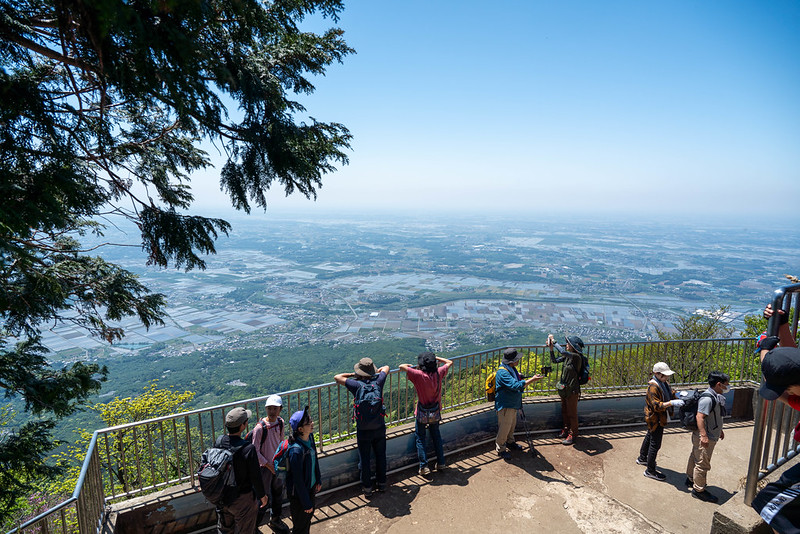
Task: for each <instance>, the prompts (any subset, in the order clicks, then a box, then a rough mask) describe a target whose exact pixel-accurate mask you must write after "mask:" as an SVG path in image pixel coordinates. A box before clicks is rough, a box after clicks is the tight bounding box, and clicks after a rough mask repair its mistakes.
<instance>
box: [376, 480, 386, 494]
mask: <svg viewBox="0 0 800 534" xmlns="http://www.w3.org/2000/svg"><path fill="white" fill-rule="evenodd" d="M375 491H377V492H378V493H383V492H384V491H386V482H384V483H383V484H381V483H378V484H377V485H376V486H375Z"/></svg>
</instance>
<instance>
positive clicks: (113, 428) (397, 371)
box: [95, 337, 754, 433]
mask: <svg viewBox="0 0 800 534" xmlns="http://www.w3.org/2000/svg"><path fill="white" fill-rule="evenodd" d="M753 339H754V338H752V337H727V338H713V339H661V340H644V341H611V342H607V343H586V344H585V345H584V351H587V349H589V348H590V347H600V346H619V345H657V344H663V343H669V344H677V343H698V344H699V343H723V342H727V343H736V342H742V341H750V340H753ZM509 346H511V347H513V348H516V349H521V350H532V349H543V350H544V349H547V346H546V345H505V346H502V347H495V348H491V349H486V350H481V351H476V352H470V353H468V354H461V355H459V356H454V357H452V358H449V359H450V360H452V361H453V362H457V361H459V360H465V359H467V358H470V357H474V356H478V355H481V354H487V353H491V352H497V353H498V354H502V352H503V351H504V350H505V349H507V348H509ZM400 373H401V371H400V369H399V368H395V369H390V370H389V373H388V374H389V375H395V374H400ZM699 383H700V382H693V383H686V385H689V384H699ZM337 385H338V384H337V383H336V382H333V381H332V382H324V383H322V384H315V385H313V386H306V387H303V388H296V389H291V390H287V391H282V392H280V393H278V395H280V396H281V397H285V396H288V395H297V394H302V393H308V392H311V391H316V390H318V389H323V388H328V387H336V386H337ZM634 385H635V384H634ZM641 385H642V386H644V385H645V384H644V383H643V384H641ZM589 387H591V386H589ZM271 395H272V393H270V394H267V395H260V396H258V397H251V398H249V399H242V400H238V401H231V402H226V403H224V404H216V405H214V406H212V407H210V408H209V407H206V408H197V409H194V410H187V411H185V412H180V413H175V414H170V415H162V416H159V417H153V418H151V419H144V420H141V421H134V422H132V423H123V424H121V425H116V426H110V427H105V428H101V429H98V430H96V431H95V432H96V433H98V432H99V433H107V432H114V431H117V430H124V429H126V428H131V427H134V426H144V425H149V424H154V423H159V422H164V421H169V420H172V419H181V418H184V417H187V416H191V415H198V414H202V413H205V412H208V411H209V410H224V409H226V408H233V407H236V406H241V405H243V404H257V403H259V402H263V401H266V400H267V398H268V397H270V396H271Z"/></svg>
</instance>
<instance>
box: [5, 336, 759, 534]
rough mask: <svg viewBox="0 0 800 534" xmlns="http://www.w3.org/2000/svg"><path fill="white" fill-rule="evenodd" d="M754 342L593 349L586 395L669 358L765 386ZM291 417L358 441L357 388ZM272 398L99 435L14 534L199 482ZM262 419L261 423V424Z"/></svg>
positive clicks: (49, 528) (474, 387) (309, 394)
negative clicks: (302, 416) (221, 446)
mask: <svg viewBox="0 0 800 534" xmlns="http://www.w3.org/2000/svg"><path fill="white" fill-rule="evenodd" d="M517 348H518V350H521V351H522V353H523V359H522V361H521V363H520V364H519V366H518V370H519V371H520V372H521V373H523V374H524V375H531V374H534V373H536V372H540V371H541V368H542V367H543V366H551V367H552V368H553V369H552V372H551V373H550V374H549V376H548V377H547V378H545V379H544V380H541V381H539V382H537V383H536V384H535V387H533V388H530V389H529V390H526V393H525V394H526V396H544V395H552V394H555V393H556V388H555V386H556V383H557V382H558V378H559V376H560V373H561V365H556V364H551V363H550V356H549V350H548V349H546V348H545V347H544V346H526V347H517ZM753 348H754V340H753V339H749V338H748V339H742V338H737V339H711V340H676V341H648V342H635V343H604V344H588V345H587V346H586V347H585V349H584V350H585V352H586V354H587V356H588V357H589V362H590V366H591V380H590V381H589V383H588V384H587V385H585V386H583V391H584V393H585V394H596V395H603V394H607V393H609V392H613V391H622V390H631V389H641V388H644V387H646V383H647V381H648V379H649V377H650V375H651V371H652V366H653V364H654V363H655V362H656V361H666V362H668V363H669V364H670V367H671V368H672V369H673V370H675V376H674V377H673V384H675V385H683V386H686V385H693V384H704V383H705V381H706V377H707V376H708V373H709V372H710V371H712V370H714V369H720V370H724V371H725V372H727V373H728V374H729V375H730V376H731V382H733V383H739V384H741V383H753V382H755V381H757V380H758V373H759V366H758V361H757V358H756V357H754V355H753ZM504 349H505V347H500V348H494V349H490V350H486V351H482V352H476V353H472V354H466V355H463V356H458V357H455V358H452V359H453V368H452V369H451V370H450V372H449V373H448V375H447V377H446V380H445V382H444V384H443V395H442V408H443V410H444V411H453V410H456V409H458V408H462V407H465V406H470V405H475V404H480V403H483V402H486V400H485V381H486V377H487V375H488V374H489V373H491V372H492V371H493V370H495V369H496V368H497V367H498V364H499V362H500V359H501V356H502V353H503V350H504ZM281 396H282V397H283V402H284V410H283V415H284V416H285V417H286V419H288V415H289V414H291V413H292V412H293V411H295V410H297V409H300V408H301V407H303V406H309V411H310V413H311V414H312V417H313V418H314V421H315V426H316V429H317V436H318V440H317V443H318V444H319V447H320V448H321V449H324V447H326V446H329V445H330V444H331V443H333V442H337V441H341V440H344V439H347V438H350V437H354V436H355V426H354V425H353V424H352V422H351V417H350V413H351V409H352V404H351V400H350V397H349V393H348V392H347V389H346V388H344V387H342V386H339V385H337V384H335V383H329V384H322V385H318V386H313V387H308V388H302V389H296V390H292V391H286V392H283V393H281ZM266 398H267V397H266V396H263V397H256V398H252V399H248V400H244V401H239V402H233V403H229V404H224V405H219V406H214V407H212V408H203V409H199V410H193V411H189V412H184V413H180V414H175V415H171V416H167V417H159V418H157V419H150V420H147V421H139V422H136V423H129V424H125V425H119V426H115V427H111V428H104V429H101V430H97V431H95V433H94V435H93V436H92V441H91V443H90V445H89V449H88V452H87V456H86V459H85V461H84V465H83V470H82V472H81V476H80V479H79V481H78V484H77V486H76V488H75V492H74V494H73V496H72V497H71V498H70V499H68V500H67V501H65V502H64V503H61V504H60V505H58V506H56V507H54V508H52V509H51V510H48V511H47V512H45V513H43V514H41V515H40V516H38V517H36V518H34V519H32V520H30V521H28V522H26V523H25V524H23V525H21V526H20V527H19V528H17V529H15V530H12V531H11V532H12V533H17V532H19V533H23V532H24V533H26V534H27V533H30V534H34V533H35V534H67V533H69V532H80V533H82V534H88V533H95V532H97V531H98V529H99V525H100V524H101V523H102V522H103V520H104V514H105V505H106V504H107V503H110V502H114V501H117V500H122V499H126V498H130V497H133V496H137V495H143V494H146V493H148V492H152V491H156V490H160V489H164V488H166V487H170V486H173V485H177V484H181V483H187V482H188V483H191V484H193V485H194V484H196V483H197V481H196V477H195V471H196V468H197V462H198V460H199V458H200V456H201V454H202V452H203V450H205V449H206V448H207V447H209V446H210V445H211V444H212V443H213V442H214V441H215V440H216V438H217V437H218V436H219V435H221V434H222V433H223V432H224V414H225V412H226V411H228V410H229V409H230V408H232V407H234V406H243V407H245V408H247V409H251V410H252V411H253V414H254V419H255V418H256V417H259V418H260V417H262V416H263V415H265V413H264V408H263V403H264V401H265V399H266ZM415 398H416V394H415V392H414V387H413V385H412V384H411V383H410V382H409V381H408V380H407V378H406V375H405V373H402V372H400V371H398V370H393V371H391V372H390V373H389V376H388V378H387V381H386V384H385V386H384V403H385V404H386V408H387V424H389V425H397V424H402V423H405V422H408V421H411V420H413V407H414V401H415ZM254 422H255V421H251V424H252V423H254Z"/></svg>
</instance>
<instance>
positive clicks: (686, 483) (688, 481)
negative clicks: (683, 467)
mask: <svg viewBox="0 0 800 534" xmlns="http://www.w3.org/2000/svg"><path fill="white" fill-rule="evenodd" d="M683 485H684V486H686V487H687V488H691V487H693V486H694V480H692V479H691V478H689V477H686V480H684V481H683Z"/></svg>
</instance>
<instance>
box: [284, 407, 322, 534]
mask: <svg viewBox="0 0 800 534" xmlns="http://www.w3.org/2000/svg"><path fill="white" fill-rule="evenodd" d="M289 424H290V425H291V427H292V435H291V436H289V449H288V450H287V451H286V455H287V458H286V462H287V464H288V469H287V470H286V494H287V495H288V496H289V510H290V512H291V514H292V533H293V534H305V533H307V532H309V531H310V529H311V518H312V517H314V507H315V506H316V494H317V493H318V492H319V490H320V489H322V484H321V483H320V482H321V481H322V475H321V473H320V470H319V462H318V461H317V445H316V443H315V442H314V434H313V432H314V421H312V420H311V417H310V416H309V415H308V406H306V407H305V408H303V409H302V410H299V411H297V412H294V413H293V414H292V417H291V418H290V419H289Z"/></svg>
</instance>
